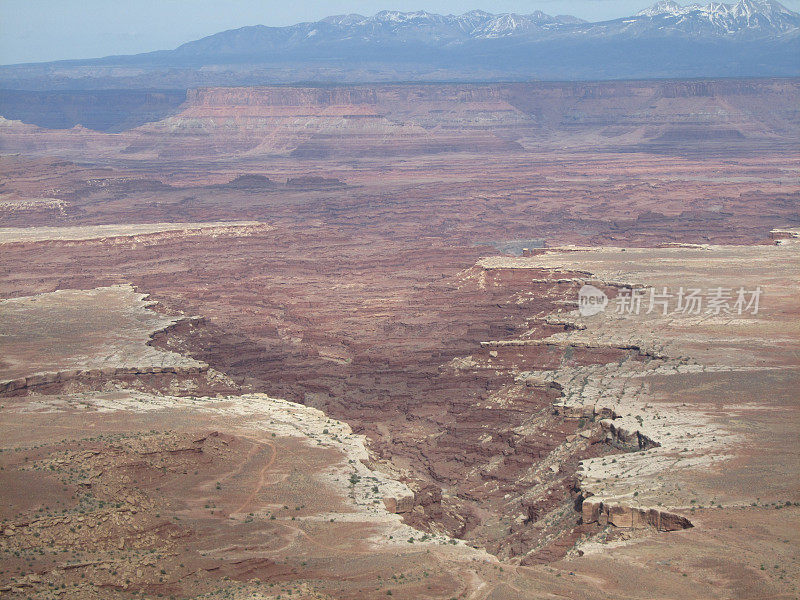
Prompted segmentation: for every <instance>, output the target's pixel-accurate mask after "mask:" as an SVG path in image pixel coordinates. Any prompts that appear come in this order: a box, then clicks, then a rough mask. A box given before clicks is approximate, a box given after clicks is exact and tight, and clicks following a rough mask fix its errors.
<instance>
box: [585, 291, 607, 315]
mask: <svg viewBox="0 0 800 600" xmlns="http://www.w3.org/2000/svg"><path fill="white" fill-rule="evenodd" d="M606 306H608V296H606V294H605V292H603V290H601V289H598V288H596V287H594V286H593V285H584V286H583V287H581V289H580V291H579V292H578V312H579V313H580V314H581V316H582V317H591V316H592V315H596V314H598V313H601V312H603V311H604V310H605V309H606Z"/></svg>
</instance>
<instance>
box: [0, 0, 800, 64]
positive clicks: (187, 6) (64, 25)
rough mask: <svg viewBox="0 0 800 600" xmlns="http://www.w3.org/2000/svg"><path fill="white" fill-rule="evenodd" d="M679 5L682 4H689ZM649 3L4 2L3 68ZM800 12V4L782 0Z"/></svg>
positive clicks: (632, 8) (608, 10)
mask: <svg viewBox="0 0 800 600" xmlns="http://www.w3.org/2000/svg"><path fill="white" fill-rule="evenodd" d="M687 3H688V2H686V1H681V2H679V4H687ZM650 4H652V2H649V1H648V0H535V1H525V0H502V1H499V2H488V1H487V0H480V1H478V0H476V1H474V2H471V3H470V4H468V5H467V4H464V3H463V2H458V1H454V0H429V1H428V2H426V3H425V4H424V5H420V3H419V1H409V0H394V2H392V3H391V5H376V4H374V3H372V2H367V1H364V0H326V1H323V2H311V3H303V4H283V3H273V2H268V3H262V2H257V1H255V0H232V1H231V2H226V3H225V4H220V3H218V2H213V1H210V0H198V1H189V0H172V1H170V2H167V3H164V2H157V1H156V0H132V1H130V2H128V3H126V4H125V5H124V6H121V5H119V4H117V3H108V2H102V1H101V0H84V1H81V2H79V1H78V0H63V1H59V2H54V1H52V0H38V1H37V0H0V64H5V65H9V64H18V63H27V62H44V61H53V60H65V59H82V58H98V57H102V56H109V55H116V54H137V53H141V52H149V51H153V50H166V49H172V48H175V47H177V46H179V45H181V44H183V43H186V42H189V41H193V40H196V39H199V38H202V37H204V36H207V35H212V34H214V33H218V32H220V31H224V30H227V29H234V28H238V27H245V26H248V25H268V26H286V25H292V24H295V23H299V22H303V21H316V20H319V19H322V18H325V17H327V16H331V15H337V14H348V13H359V14H363V15H367V16H369V15H373V14H375V13H377V12H379V11H381V10H400V11H414V10H427V11H429V12H434V13H440V14H462V13H464V12H468V11H470V10H475V9H479V10H485V11H487V12H492V13H506V12H512V13H520V14H528V13H532V12H534V11H536V10H541V11H543V12H545V13H548V14H551V15H559V14H565V15H572V16H576V17H580V18H582V19H586V20H588V21H602V20H607V19H615V18H620V17H624V16H628V15H631V14H634V13H635V12H637V11H639V10H641V9H643V8H645V7H647V6H649V5H650ZM782 4H784V6H786V7H787V8H790V9H792V10H800V0H783V1H782Z"/></svg>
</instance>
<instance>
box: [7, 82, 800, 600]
mask: <svg viewBox="0 0 800 600" xmlns="http://www.w3.org/2000/svg"><path fill="white" fill-rule="evenodd" d="M796 90H797V82H796V81H787V80H778V81H733V80H731V81H717V82H714V81H709V82H662V83H636V82H627V83H626V82H623V83H604V84H592V83H588V84H524V85H523V84H520V85H504V86H381V87H364V86H360V87H357V88H332V89H326V88H313V89H312V88H302V89H295V88H266V89H263V88H258V89H246V88H245V89H216V90H198V91H193V92H190V93H189V95H188V98H187V102H186V103H185V104H184V105H183V106H182V107H181V108H180V109H179V110H177V111H176V112H175V113H174V114H172V115H170V116H165V118H163V119H161V120H159V121H156V122H152V123H148V124H145V125H141V126H138V127H135V128H133V129H127V130H125V131H122V132H121V133H113V134H112V133H100V132H97V131H89V130H86V129H82V128H75V129H71V130H66V131H63V130H58V131H57V130H47V129H42V128H37V127H35V126H33V125H26V124H20V123H16V122H4V125H3V127H4V128H3V131H4V135H3V138H2V142H1V143H2V144H3V149H4V152H16V153H19V154H16V155H5V156H3V157H2V158H0V168H2V172H3V182H2V185H3V188H2V190H0V191H2V197H0V227H2V229H0V236H2V237H0V244H1V245H0V248H2V256H3V259H2V261H0V269H2V277H0V297H2V298H4V301H3V302H2V304H0V311H2V312H0V316H2V319H3V322H4V323H7V324H8V329H9V331H13V332H14V333H13V335H12V336H5V337H4V338H3V341H2V343H3V344H4V350H5V351H4V352H3V358H2V359H1V360H0V375H2V376H0V380H2V381H3V386H4V387H3V389H2V391H1V392H0V393H2V395H3V402H2V409H0V415H2V423H0V427H2V430H3V433H4V435H3V439H4V440H5V441H4V443H3V452H2V454H0V458H2V460H3V467H4V469H3V471H2V472H0V475H2V477H3V478H4V479H6V481H8V483H9V485H6V486H3V489H4V490H9V491H5V492H3V493H4V494H5V499H6V502H4V506H5V509H4V510H5V512H4V514H3V515H2V518H3V519H4V521H3V536H2V538H0V543H1V544H2V546H0V549H2V552H3V554H2V560H3V563H4V566H5V568H4V569H2V570H3V571H4V573H3V574H2V578H3V580H2V584H3V586H4V588H5V590H6V591H8V592H10V593H11V595H12V597H27V596H30V597H42V598H44V597H50V596H51V595H53V594H55V593H56V592H58V593H59V594H70V595H71V596H74V597H89V598H91V597H97V598H107V597H120V598H124V597H130V596H132V595H136V594H139V595H141V594H144V595H146V596H151V595H158V594H162V595H164V596H169V595H175V596H178V597H197V596H201V595H203V594H205V595H206V597H242V598H244V597H253V596H256V597H265V598H272V597H277V596H278V595H282V596H284V595H286V594H288V593H289V592H291V594H292V596H290V597H308V598H317V597H318V598H326V597H332V598H374V597H376V594H377V595H381V596H383V595H386V594H387V593H389V592H391V595H393V596H398V597H405V598H419V597H431V598H452V597H465V598H466V597H475V598H478V597H493V598H494V597H496V598H521V597H522V598H525V597H537V595H547V594H551V595H556V594H557V595H562V596H567V597H586V598H593V597H596V598H607V597H619V598H623V597H626V598H627V597H631V596H634V597H647V598H674V597H731V596H734V595H738V596H739V597H754V598H755V597H764V596H778V597H779V596H780V594H784V595H787V597H791V596H792V595H794V594H796V589H795V587H794V586H795V585H796V582H797V579H798V572H797V559H796V548H797V542H798V540H797V536H796V535H795V532H794V531H793V529H792V527H791V523H792V522H793V521H794V520H796V518H797V507H796V503H797V502H798V501H800V498H799V497H798V495H797V490H796V486H795V485H794V484H793V482H794V481H795V480H796V478H797V473H796V465H797V460H796V444H794V443H793V440H792V436H793V433H792V432H793V431H794V430H795V428H796V424H797V408H796V406H795V404H796V403H795V402H794V393H793V390H794V389H796V383H797V367H796V360H794V358H796V355H797V341H798V332H797V331H796V326H795V325H794V323H795V322H796V313H797V303H796V300H795V297H796V294H795V291H796V283H797V274H798V270H799V269H800V266H798V261H797V256H798V255H797V245H796V243H795V242H793V240H794V239H795V237H796V227H797V226H798V218H797V200H798V194H799V193H800V180H799V179H798V171H797V152H796V147H794V146H793V144H792V143H791V142H792V139H793V136H794V137H796V133H797V127H798V123H797V121H796V115H794V112H793V109H791V108H790V106H792V103H793V102H794V100H793V98H795V96H796V94H797V92H796ZM54 228H59V229H58V230H55V229H54ZM773 230H775V231H774V232H773V233H771V232H772V231H773ZM776 242H780V243H776ZM570 244H578V245H579V246H572V247H570V246H569V245H570ZM667 246H670V247H667ZM523 249H527V251H523ZM523 252H524V254H525V255H526V256H524V257H520V256H519V255H521V254H523ZM514 255H516V256H517V257H516V258H514ZM587 283H588V284H591V285H593V286H594V287H595V288H596V289H597V290H598V292H600V293H604V294H605V295H606V297H607V298H608V299H609V304H608V308H607V311H606V312H604V313H601V314H596V315H592V316H588V317H583V316H581V315H579V314H577V313H575V308H576V306H577V302H578V299H579V290H580V289H581V287H582V286H583V285H584V284H587ZM681 287H684V288H690V287H691V288H701V289H703V290H705V291H708V290H711V289H713V288H724V289H730V290H732V291H731V294H733V290H736V289H738V288H743V289H745V290H747V291H748V293H752V292H753V291H754V290H755V289H757V288H760V289H762V293H763V295H762V304H761V310H760V311H759V312H757V313H753V312H752V309H753V306H750V310H749V311H743V312H744V313H746V314H739V313H738V312H737V310H736V308H735V305H734V302H735V298H733V297H732V298H731V299H730V301H729V304H728V309H729V312H727V313H726V312H723V313H721V314H712V313H706V312H705V311H706V308H707V306H704V307H703V309H702V311H701V312H699V313H697V314H689V315H684V314H683V313H681V314H671V313H670V314H668V315H666V316H663V315H660V313H659V312H658V311H655V312H654V311H650V312H649V313H648V312H647V310H646V309H647V306H646V300H645V306H644V309H643V310H642V311H641V314H639V312H634V311H633V310H632V306H631V305H623V307H624V308H626V310H624V311H621V312H619V313H617V312H616V310H615V309H616V307H617V305H619V304H620V303H619V302H618V300H617V299H618V298H619V297H620V296H621V295H622V296H623V297H624V294H625V293H627V292H626V290H627V291H628V292H629V291H630V290H629V289H628V288H637V289H642V290H648V289H650V288H653V289H659V290H661V289H662V288H669V289H673V290H674V291H677V289H678V288H681ZM145 295H146V297H145ZM628 308H630V309H631V310H628ZM670 308H671V309H672V308H674V306H672V307H670ZM687 319H688V320H687ZM31 340H35V342H36V343H35V344H30V343H29V342H30V341H31ZM26 369H27V370H26ZM765 390H767V391H768V392H767V393H765ZM362 436H363V437H362ZM31 491H34V492H35V493H31ZM762 567H763V568H762ZM226 578H227V579H226ZM60 590H65V591H63V592H60ZM226 595H227V596H226Z"/></svg>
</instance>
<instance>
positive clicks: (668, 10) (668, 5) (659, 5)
mask: <svg viewBox="0 0 800 600" xmlns="http://www.w3.org/2000/svg"><path fill="white" fill-rule="evenodd" d="M683 10H684V9H683V7H682V6H681V5H680V4H678V3H677V2H673V0H660V1H659V2H656V3H655V4H653V6H649V7H648V8H645V9H644V10H640V11H639V12H638V13H636V16H637V17H655V16H658V15H675V16H677V15H680V14H681V13H682V12H683Z"/></svg>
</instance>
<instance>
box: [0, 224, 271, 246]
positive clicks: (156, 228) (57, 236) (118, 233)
mask: <svg viewBox="0 0 800 600" xmlns="http://www.w3.org/2000/svg"><path fill="white" fill-rule="evenodd" d="M259 225H264V224H263V223H260V222H258V221H209V222H207V223H122V224H119V223H118V224H111V225H83V226H77V227H0V244H11V243H14V242H44V241H60V240H65V241H69V240H94V239H102V238H110V237H127V236H135V235H147V234H152V233H162V232H165V231H197V230H205V229H220V228H230V227H254V226H259Z"/></svg>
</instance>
